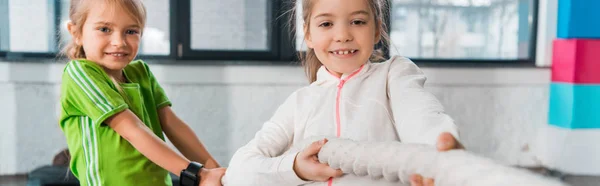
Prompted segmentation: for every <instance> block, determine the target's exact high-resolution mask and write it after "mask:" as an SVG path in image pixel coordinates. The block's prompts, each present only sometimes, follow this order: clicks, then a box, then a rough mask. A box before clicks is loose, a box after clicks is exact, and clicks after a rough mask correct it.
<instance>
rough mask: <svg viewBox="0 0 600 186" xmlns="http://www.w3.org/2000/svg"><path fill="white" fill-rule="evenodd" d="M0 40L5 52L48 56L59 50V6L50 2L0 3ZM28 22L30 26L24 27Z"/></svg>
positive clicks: (9, 0) (35, 0)
mask: <svg viewBox="0 0 600 186" xmlns="http://www.w3.org/2000/svg"><path fill="white" fill-rule="evenodd" d="M0 5H1V8H0V14H2V16H0V24H2V25H3V26H2V28H1V29H0V35H1V36H0V40H1V43H2V44H1V46H2V50H3V51H7V52H17V53H23V52H31V53H47V52H56V51H58V47H57V46H58V45H57V42H56V41H57V39H58V37H57V36H56V32H55V30H56V26H57V24H56V20H55V19H54V18H55V17H56V16H55V15H56V13H57V10H58V9H59V8H57V7H56V6H57V5H59V4H56V3H53V2H49V1H47V0H27V1H22V0H3V1H0ZM25 23H27V24H25Z"/></svg>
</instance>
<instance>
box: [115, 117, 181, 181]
mask: <svg viewBox="0 0 600 186" xmlns="http://www.w3.org/2000/svg"><path fill="white" fill-rule="evenodd" d="M132 129H133V130H131V131H130V134H129V137H126V138H125V139H126V140H127V141H129V143H131V145H133V146H134V147H135V148H136V149H137V150H138V151H140V152H141V153H142V154H143V155H144V156H146V157H147V158H148V159H150V160H151V161H152V162H154V163H156V164H157V165H159V166H161V167H163V168H164V169H166V170H168V171H169V172H171V173H173V174H175V175H179V173H180V171H181V170H183V169H185V168H186V167H187V165H188V164H189V162H190V161H189V160H188V159H186V158H185V157H183V156H181V155H180V154H178V153H176V152H175V151H173V149H171V148H169V146H167V144H166V143H165V142H164V141H162V140H161V139H160V138H158V137H157V136H156V135H154V133H152V132H151V131H150V129H148V127H146V126H143V125H141V126H138V127H135V128H132Z"/></svg>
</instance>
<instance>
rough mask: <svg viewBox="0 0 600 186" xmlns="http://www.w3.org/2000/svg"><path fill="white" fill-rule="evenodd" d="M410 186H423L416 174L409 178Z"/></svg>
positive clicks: (421, 179)
mask: <svg viewBox="0 0 600 186" xmlns="http://www.w3.org/2000/svg"><path fill="white" fill-rule="evenodd" d="M410 186H424V185H423V177H421V175H418V174H413V175H412V176H410Z"/></svg>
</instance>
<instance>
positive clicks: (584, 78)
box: [552, 39, 600, 84]
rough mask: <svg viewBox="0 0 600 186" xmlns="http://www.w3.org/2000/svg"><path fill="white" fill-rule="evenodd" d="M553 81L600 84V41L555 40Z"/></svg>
mask: <svg viewBox="0 0 600 186" xmlns="http://www.w3.org/2000/svg"><path fill="white" fill-rule="evenodd" d="M552 81H553V82H565V83H577V84H586V83H588V84H589V83H594V84H600V39H555V40H554V42H553V49H552Z"/></svg>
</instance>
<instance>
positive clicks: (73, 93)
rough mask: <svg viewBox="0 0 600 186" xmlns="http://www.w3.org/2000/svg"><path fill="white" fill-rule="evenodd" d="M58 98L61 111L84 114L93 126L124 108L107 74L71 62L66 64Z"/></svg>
mask: <svg viewBox="0 0 600 186" xmlns="http://www.w3.org/2000/svg"><path fill="white" fill-rule="evenodd" d="M62 96H64V97H63V99H61V104H62V105H63V109H66V110H65V111H67V112H68V113H74V114H81V115H86V116H88V117H90V118H91V119H92V121H93V122H94V124H96V125H98V124H101V123H103V122H104V121H105V120H106V119H107V118H109V117H111V116H113V115H115V114H117V113H119V112H121V111H124V110H126V109H127V108H128V106H127V103H126V102H125V100H124V99H123V97H122V96H121V94H119V92H118V91H117V90H116V87H115V85H114V84H113V82H112V81H111V80H110V79H109V78H108V75H106V73H105V72H104V71H103V70H102V69H101V68H100V67H99V66H97V65H95V64H91V62H85V61H71V62H69V63H68V64H67V65H66V67H65V70H64V73H63V77H62Z"/></svg>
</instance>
